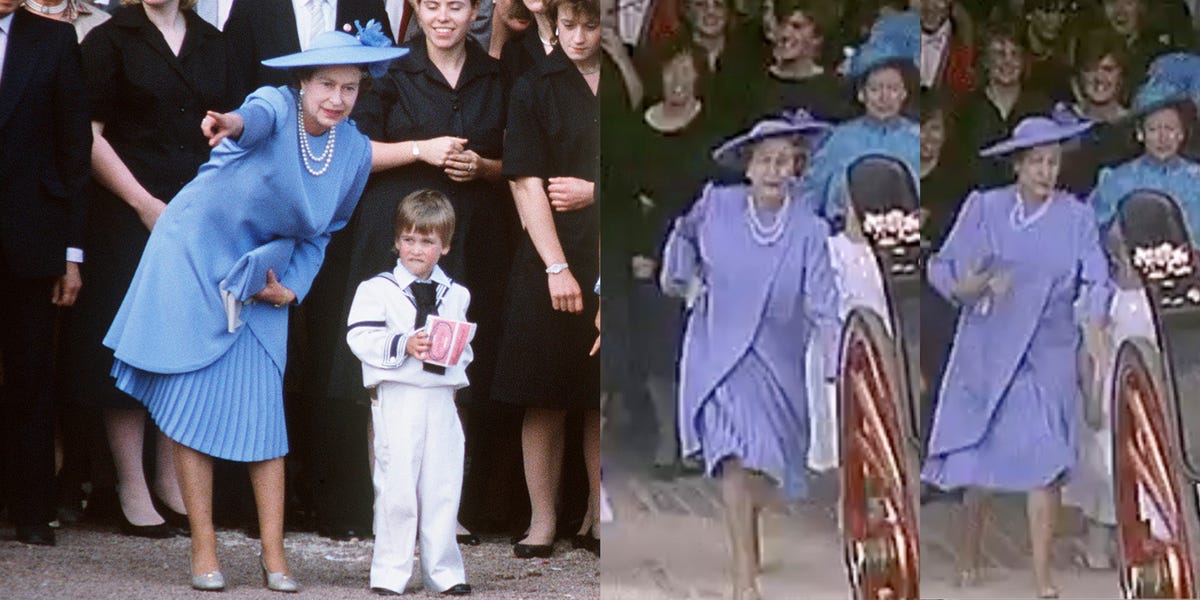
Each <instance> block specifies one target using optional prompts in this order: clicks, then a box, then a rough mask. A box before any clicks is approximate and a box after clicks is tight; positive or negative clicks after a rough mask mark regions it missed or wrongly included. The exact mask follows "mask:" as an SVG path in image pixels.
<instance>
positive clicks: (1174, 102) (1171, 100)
mask: <svg viewBox="0 0 1200 600" xmlns="http://www.w3.org/2000/svg"><path fill="white" fill-rule="evenodd" d="M1189 102H1192V97H1191V96H1190V95H1189V94H1187V93H1186V92H1180V93H1178V94H1173V95H1171V96H1168V97H1166V98H1159V99H1158V100H1155V101H1154V102H1151V103H1149V104H1145V105H1142V106H1138V107H1135V108H1134V109H1133V110H1131V111H1129V114H1128V115H1126V118H1127V119H1129V120H1131V121H1134V122H1140V121H1142V120H1144V119H1145V118H1146V117H1149V116H1150V115H1152V114H1154V113H1156V112H1158V111H1160V110H1162V109H1164V108H1177V107H1183V106H1187V103H1189Z"/></svg>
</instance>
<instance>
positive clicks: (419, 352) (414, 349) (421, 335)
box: [404, 329, 433, 360]
mask: <svg viewBox="0 0 1200 600" xmlns="http://www.w3.org/2000/svg"><path fill="white" fill-rule="evenodd" d="M432 346H433V343H432V342H430V341H429V333H427V332H426V331H425V330H424V329H422V330H421V331H418V332H416V333H414V334H412V335H410V336H408V343H406V344H404V350H405V351H406V352H408V355H409V356H411V357H413V358H415V359H417V360H425V359H426V358H428V357H429V348H431V347H432Z"/></svg>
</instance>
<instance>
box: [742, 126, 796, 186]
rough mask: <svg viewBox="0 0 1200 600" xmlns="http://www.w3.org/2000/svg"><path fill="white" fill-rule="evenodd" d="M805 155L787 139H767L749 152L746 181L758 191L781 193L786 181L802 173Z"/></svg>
mask: <svg viewBox="0 0 1200 600" xmlns="http://www.w3.org/2000/svg"><path fill="white" fill-rule="evenodd" d="M806 159H807V155H806V153H805V152H804V151H803V150H801V149H800V146H799V145H797V144H796V143H795V142H794V141H793V140H791V139H788V138H768V139H765V140H763V141H761V142H759V143H757V144H755V145H754V148H753V149H751V150H750V161H749V163H747V165H746V179H749V180H750V185H751V186H753V187H754V188H756V189H759V190H767V191H773V192H782V190H783V184H784V183H786V182H787V180H788V179H790V178H792V177H795V176H796V175H798V174H800V173H803V172H804V167H805V163H806V162H807V160H806Z"/></svg>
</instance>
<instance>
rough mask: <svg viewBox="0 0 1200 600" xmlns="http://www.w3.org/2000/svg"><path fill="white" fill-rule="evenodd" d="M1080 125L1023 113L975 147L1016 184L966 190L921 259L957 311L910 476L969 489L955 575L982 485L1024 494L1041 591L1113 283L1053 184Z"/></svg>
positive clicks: (976, 525) (1085, 220)
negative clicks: (1083, 358)
mask: <svg viewBox="0 0 1200 600" xmlns="http://www.w3.org/2000/svg"><path fill="white" fill-rule="evenodd" d="M1090 125H1091V124H1090V123H1087V122H1085V123H1080V124H1074V125H1062V124H1059V123H1058V122H1056V121H1054V120H1052V119H1049V118H1045V117H1029V118H1026V119H1024V120H1023V121H1021V123H1019V124H1018V125H1017V127H1016V129H1015V131H1014V133H1013V136H1012V137H1011V138H1010V139H1008V140H1005V141H1003V142H1000V143H999V144H997V145H995V146H993V147H991V148H988V149H986V150H984V151H983V152H982V153H981V154H982V155H983V156H1012V157H1013V158H1012V161H1013V165H1014V170H1015V171H1016V174H1017V182H1016V183H1015V184H1014V185H1010V186H1007V187H1002V188H996V189H991V190H986V191H982V192H974V193H972V194H971V195H970V196H968V198H967V199H966V201H965V203H964V205H963V207H962V209H961V212H960V213H959V217H958V220H957V222H956V223H955V225H954V228H953V229H952V230H951V232H950V234H949V236H948V238H947V239H946V242H945V244H944V245H943V246H942V248H941V250H940V251H938V253H937V254H936V255H935V256H933V257H932V258H931V259H930V261H929V267H928V275H929V282H930V283H931V284H932V285H933V286H934V288H935V289H937V291H938V292H939V293H940V294H941V295H942V296H943V297H945V298H946V299H947V300H948V301H949V302H951V303H952V304H953V305H955V306H957V307H958V308H959V311H960V317H959V326H958V331H957V334H956V335H955V339H954V344H953V347H952V349H951V354H950V360H949V364H948V365H947V369H946V374H945V377H944V379H943V381H942V388H941V390H940V394H941V396H940V398H939V401H938V403H937V411H936V414H935V416H934V424H933V428H932V431H931V434H930V439H929V450H928V458H927V460H926V462H925V465H924V468H923V470H922V473H921V476H922V478H923V479H924V480H925V481H927V482H929V483H931V484H933V485H936V486H938V487H941V488H943V489H951V488H958V487H965V488H968V493H967V496H966V510H967V522H966V523H965V527H963V531H964V534H965V535H964V547H963V548H962V549H961V554H960V556H959V561H960V569H961V571H960V576H961V577H962V579H963V581H962V583H964V584H971V583H973V582H974V580H975V578H976V577H977V569H978V558H979V547H978V545H979V541H980V538H981V529H982V523H983V507H984V499H985V496H984V493H985V491H986V490H1003V491H1018V492H1027V493H1028V505H1027V510H1028V513H1029V523H1030V534H1031V535H1030V538H1031V540H1032V546H1033V548H1032V550H1033V571H1034V578H1035V584H1036V586H1037V592H1038V595H1039V597H1042V598H1053V597H1057V594H1058V591H1057V589H1056V588H1055V586H1054V583H1053V578H1052V574H1051V572H1050V546H1051V540H1052V536H1053V531H1054V518H1055V513H1056V511H1057V510H1058V506H1059V502H1060V500H1059V499H1060V485H1061V483H1062V481H1063V479H1064V478H1065V476H1067V475H1068V474H1069V473H1071V471H1072V469H1074V467H1075V453H1076V440H1077V438H1078V429H1079V423H1080V421H1081V420H1082V418H1083V412H1082V403H1081V397H1080V392H1079V387H1080V386H1079V373H1078V367H1077V361H1076V357H1077V353H1078V351H1079V350H1080V344H1081V336H1080V329H1081V328H1082V329H1083V332H1084V335H1083V341H1085V342H1086V343H1087V347H1088V348H1089V350H1090V351H1091V352H1092V355H1093V356H1104V355H1105V354H1106V350H1104V349H1103V333H1102V332H1103V323H1104V319H1105V316H1106V315H1107V311H1108V301H1109V298H1110V293H1111V284H1110V281H1109V275H1108V263H1107V261H1106V259H1105V256H1104V252H1103V250H1102V249H1101V246H1100V242H1099V235H1098V233H1097V227H1096V220H1095V217H1094V216H1093V214H1092V211H1091V210H1090V209H1089V208H1088V207H1087V206H1086V205H1085V204H1083V203H1081V202H1079V201H1078V200H1077V199H1076V198H1075V197H1074V196H1071V195H1070V194H1068V193H1066V192H1062V191H1058V190H1057V189H1056V186H1057V183H1058V173H1059V166H1060V163H1061V159H1062V147H1061V142H1063V141H1064V140H1067V139H1069V138H1072V137H1074V136H1077V135H1079V134H1081V133H1083V132H1084V131H1086V130H1087V129H1088V127H1089V126H1090ZM1077 304H1078V307H1079V308H1078V314H1079V315H1081V319H1080V320H1082V323H1080V322H1078V321H1077V318H1076V314H1077V308H1076V306H1077ZM1081 325H1082V327H1081Z"/></svg>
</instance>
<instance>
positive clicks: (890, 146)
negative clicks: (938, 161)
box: [804, 12, 921, 228]
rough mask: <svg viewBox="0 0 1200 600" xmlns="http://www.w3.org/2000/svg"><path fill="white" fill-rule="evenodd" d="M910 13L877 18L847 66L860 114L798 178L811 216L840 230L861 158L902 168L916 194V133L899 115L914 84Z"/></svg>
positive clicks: (916, 49) (915, 53) (915, 42)
mask: <svg viewBox="0 0 1200 600" xmlns="http://www.w3.org/2000/svg"><path fill="white" fill-rule="evenodd" d="M916 21H917V19H916V15H915V14H914V13H911V12H907V13H898V14H895V15H890V16H887V17H884V18H882V19H881V20H880V21H879V22H878V23H876V25H875V27H874V28H873V29H872V31H871V35H870V37H869V38H868V40H867V42H866V43H864V44H863V45H862V47H861V48H859V49H858V52H856V53H855V55H854V57H853V59H852V60H851V62H850V70H849V73H848V75H849V78H850V79H851V81H853V82H854V86H855V88H856V90H857V93H858V101H859V102H861V103H862V105H863V106H864V107H865V108H866V112H865V114H863V115H862V116H861V117H858V118H856V119H853V120H850V121H847V122H845V123H842V124H840V125H838V126H837V127H834V128H833V131H832V132H831V133H830V135H829V139H828V140H827V141H826V142H825V143H824V144H823V145H822V146H821V149H820V150H819V151H817V153H816V154H815V155H814V156H813V159H812V164H811V165H810V167H809V172H808V174H807V175H806V176H805V177H804V190H805V196H806V197H807V198H808V199H809V201H810V202H811V203H812V204H813V209H814V212H816V213H817V214H819V215H821V216H822V217H824V218H825V219H827V220H828V221H829V222H830V223H833V224H834V226H835V228H840V226H841V220H842V217H843V216H844V212H845V207H846V197H847V194H849V189H848V181H847V176H848V174H849V169H850V167H851V166H853V165H854V163H855V162H856V161H857V160H858V159H860V158H863V157H866V156H871V155H882V156H887V157H891V158H895V159H897V160H899V161H901V162H903V163H904V166H905V167H907V168H908V172H909V174H910V175H911V176H912V178H913V186H914V188H915V189H920V179H919V177H920V175H919V173H920V172H921V152H920V146H921V128H920V126H919V125H918V124H917V123H916V122H914V121H913V120H912V119H910V118H908V117H907V116H905V115H904V110H905V106H906V103H907V101H908V98H909V84H910V82H911V81H915V78H914V75H913V73H914V72H915V70H916V62H917V58H918V57H919V56H920V40H919V39H918V38H917V31H918V27H917V22H916Z"/></svg>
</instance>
